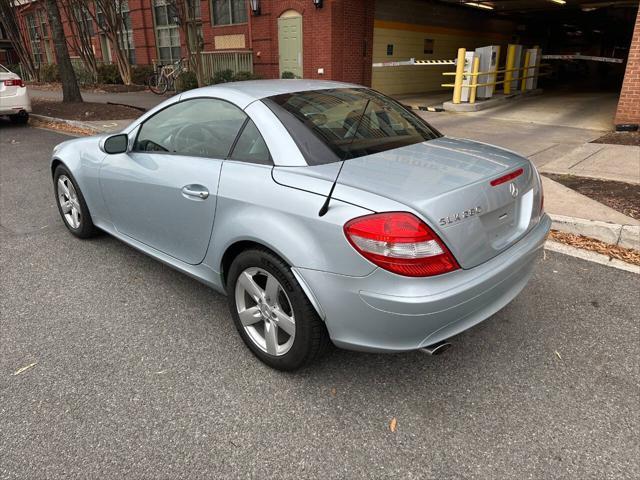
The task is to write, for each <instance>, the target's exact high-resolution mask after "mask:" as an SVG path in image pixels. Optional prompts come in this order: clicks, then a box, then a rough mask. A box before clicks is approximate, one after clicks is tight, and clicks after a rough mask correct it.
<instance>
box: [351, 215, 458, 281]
mask: <svg viewBox="0 0 640 480" xmlns="http://www.w3.org/2000/svg"><path fill="white" fill-rule="evenodd" d="M344 233H345V235H346V236H347V239H348V240H349V242H350V243H351V245H353V247H354V248H355V249H356V250H357V251H358V252H359V253H360V254H361V255H362V256H363V257H365V258H366V259H367V260H369V261H371V262H372V263H374V264H376V265H377V266H379V267H380V268H384V269H385V270H389V271H390V272H393V273H397V274H398V275H404V276H407V277H430V276H432V275H440V274H441V273H446V272H450V271H452V270H456V269H458V268H460V266H459V265H458V262H456V260H455V258H453V255H451V252H449V249H448V248H447V247H446V246H445V244H444V243H442V240H440V238H438V236H437V235H436V234H435V233H434V232H433V230H431V229H430V228H429V227H428V226H427V225H426V224H425V223H424V222H423V221H421V220H420V219H419V218H417V217H416V216H415V215H412V214H410V213H407V212H387V213H375V214H373V215H366V216H364V217H358V218H354V219H353V220H350V221H349V222H347V223H346V224H345V226H344Z"/></svg>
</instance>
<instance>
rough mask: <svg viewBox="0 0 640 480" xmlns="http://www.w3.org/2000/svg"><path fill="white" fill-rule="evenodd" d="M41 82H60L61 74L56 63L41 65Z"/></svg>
mask: <svg viewBox="0 0 640 480" xmlns="http://www.w3.org/2000/svg"><path fill="white" fill-rule="evenodd" d="M40 81H41V82H45V83H50V82H59V81H60V72H59V70H58V65H56V64H55V63H45V64H43V65H40Z"/></svg>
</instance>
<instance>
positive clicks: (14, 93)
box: [0, 65, 31, 123]
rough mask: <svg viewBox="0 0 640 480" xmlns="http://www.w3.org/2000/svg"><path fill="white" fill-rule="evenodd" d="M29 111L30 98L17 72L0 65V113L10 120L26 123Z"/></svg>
mask: <svg viewBox="0 0 640 480" xmlns="http://www.w3.org/2000/svg"><path fill="white" fill-rule="evenodd" d="M30 112H31V100H29V93H28V92H27V87H26V86H25V84H24V82H23V81H22V79H21V78H20V76H18V75H17V74H15V73H13V72H12V71H10V70H9V69H8V68H6V67H5V66H4V65H0V115H7V116H9V118H10V119H11V121H12V122H15V123H27V121H28V120H29V113H30Z"/></svg>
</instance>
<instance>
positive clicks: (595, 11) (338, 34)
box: [0, 0, 640, 123]
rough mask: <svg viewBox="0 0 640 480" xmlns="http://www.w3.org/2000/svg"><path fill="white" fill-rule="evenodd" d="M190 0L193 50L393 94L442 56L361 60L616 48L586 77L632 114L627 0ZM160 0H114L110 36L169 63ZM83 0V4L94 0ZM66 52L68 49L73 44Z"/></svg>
mask: <svg viewBox="0 0 640 480" xmlns="http://www.w3.org/2000/svg"><path fill="white" fill-rule="evenodd" d="M194 1H195V2H196V3H195V6H196V21H197V28H198V31H199V32H200V36H201V38H202V42H201V43H202V45H203V50H204V51H205V52H207V54H208V55H209V56H210V57H214V56H221V55H222V56H224V54H225V52H227V53H228V54H229V55H236V56H238V55H240V56H242V58H243V59H244V63H243V64H242V66H241V67H236V68H235V69H236V70H238V69H241V70H242V69H244V70H253V71H254V72H255V73H257V74H259V75H261V76H263V77H265V78H276V77H279V76H281V74H282V72H284V71H290V72H292V73H293V74H295V75H297V76H299V77H303V78H325V79H335V80H344V81H349V82H355V83H360V84H364V85H372V86H373V87H374V88H376V89H378V90H381V91H383V92H385V93H389V94H405V93H417V92H425V91H435V90H440V89H441V87H440V84H441V83H442V78H443V77H442V72H443V71H447V70H450V67H447V66H443V67H428V68H415V67H400V68H394V69H374V68H372V63H373V62H381V61H390V60H391V61H394V60H406V59H409V58H411V57H414V58H423V59H447V58H455V52H456V50H457V48H458V47H465V48H467V49H469V48H475V47H478V46H483V45H489V44H494V45H502V46H503V47H504V46H506V44H507V43H522V44H526V45H531V46H533V45H539V46H541V47H542V50H543V51H544V52H550V53H575V52H577V51H580V52H582V53H583V54H588V55H596V56H598V55H599V56H603V57H611V56H615V57H618V58H623V59H626V58H627V57H628V60H629V61H628V63H627V64H626V74H625V71H624V68H619V69H618V70H615V66H611V64H609V65H595V66H593V65H592V67H591V70H590V72H591V73H589V74H588V75H591V76H592V77H593V78H592V80H594V82H593V83H594V84H597V82H598V81H599V79H598V75H601V74H602V72H603V71H605V70H607V69H608V70H607V72H609V73H608V74H609V77H611V76H613V77H615V78H614V82H613V84H615V85H614V88H615V89H616V91H617V92H621V97H620V103H619V107H618V112H617V115H616V123H640V40H639V38H638V37H639V35H640V32H639V27H638V13H637V12H638V2H637V0H611V1H608V2H605V3H603V4H599V3H594V2H593V1H592V0H566V1H565V3H564V4H562V2H561V3H560V4H559V3H558V2H557V1H554V0H487V1H480V2H466V0H463V1H461V0H194ZM18 3H19V7H18V8H19V10H20V18H21V22H22V25H23V28H24V29H25V31H26V32H27V33H28V38H29V42H30V45H29V46H30V48H31V50H32V52H33V54H34V57H35V58H36V62H37V63H51V62H54V60H55V59H54V58H53V45H52V42H51V38H50V35H49V33H48V28H47V24H46V15H45V14H44V10H43V6H42V0H18ZM170 4H171V0H128V1H127V2H125V11H126V15H125V16H126V25H127V30H126V32H125V33H124V35H123V38H122V44H123V45H124V46H125V48H126V49H127V51H128V53H129V57H130V60H131V62H132V63H134V64H138V65H150V64H154V63H170V62H173V61H175V60H177V59H179V58H180V57H181V56H184V55H185V48H184V45H185V39H184V38H183V35H182V34H181V32H180V29H179V28H178V26H177V25H176V22H175V19H174V14H173V12H172V10H171V7H170ZM87 5H88V8H89V9H93V10H92V11H94V12H95V4H94V2H92V1H90V0H89V1H87ZM478 6H480V7H482V8H477V7H478ZM255 7H257V10H255V11H254V10H253V8H255ZM471 7H476V8H471ZM64 21H65V32H66V33H67V35H68V36H69V35H71V31H70V29H69V26H68V23H67V20H66V19H65V20H64ZM86 21H87V22H88V23H89V24H90V25H91V28H92V46H93V50H94V52H95V55H96V57H97V59H98V60H99V61H104V62H110V61H111V53H110V48H109V43H108V42H107V39H106V38H105V36H104V35H103V34H101V33H100V32H99V29H98V28H97V26H96V25H93V23H95V22H93V21H92V20H91V17H90V16H89V15H87V16H86ZM634 24H635V33H633V31H634V30H633V28H634ZM554 32H555V33H554ZM632 33H633V35H632ZM70 43H71V42H70ZM629 45H631V46H629ZM0 49H1V44H0ZM505 50H506V49H505V48H503V49H502V55H503V56H504V54H505ZM71 54H72V55H75V52H73V49H72V51H71ZM0 55H3V54H2V52H0ZM4 55H5V57H7V55H8V54H7V53H4ZM9 56H10V55H9ZM5 61H8V62H10V59H9V60H5ZM601 67H602V68H601ZM612 72H613V73H612ZM623 78H624V83H623V81H622V80H623ZM610 83H611V82H610ZM622 84H623V86H622V87H621V85H622ZM595 88H601V85H600V84H598V85H597V86H596V87H595Z"/></svg>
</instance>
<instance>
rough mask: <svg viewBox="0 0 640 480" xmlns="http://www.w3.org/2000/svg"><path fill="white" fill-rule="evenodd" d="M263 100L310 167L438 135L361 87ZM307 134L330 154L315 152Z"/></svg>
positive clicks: (284, 95) (397, 146) (394, 105)
mask: <svg viewBox="0 0 640 480" xmlns="http://www.w3.org/2000/svg"><path fill="white" fill-rule="evenodd" d="M264 102H265V103H266V104H267V106H269V108H271V110H272V111H273V112H274V113H275V114H276V115H277V116H278V118H280V120H281V121H282V122H283V124H284V125H285V127H286V128H287V130H288V131H289V133H290V134H291V136H292V137H293V138H294V140H295V141H296V143H297V144H298V146H299V147H300V149H301V150H302V153H303V154H305V157H307V163H309V164H310V165H317V164H322V163H330V162H332V161H339V160H347V159H349V158H356V157H362V156H364V155H370V154H373V153H378V152H383V151H385V150H391V149H394V148H399V147H403V146H405V145H412V144H415V143H420V142H424V141H427V140H431V139H433V138H437V137H439V136H440V135H439V133H438V132H436V131H435V130H434V129H432V128H431V127H430V126H429V125H428V124H427V123H425V122H424V121H423V120H422V119H420V118H419V117H418V116H416V115H414V114H413V113H411V112H410V111H409V110H407V109H406V108H405V107H403V106H402V105H400V104H399V103H398V102H396V101H395V100H393V99H391V98H389V97H386V96H384V95H382V94H380V93H378V92H375V91H373V90H369V89H365V88H339V89H331V90H312V91H307V92H296V93H287V94H283V95H276V96H273V97H268V98H267V99H265V100H264ZM301 126H302V127H303V128H301ZM310 132H311V133H312V134H313V136H315V137H316V138H317V139H318V140H319V141H320V143H322V145H323V146H324V147H326V148H327V149H328V150H329V151H330V152H331V153H332V155H326V152H325V153H324V154H323V153H322V152H318V151H317V146H318V142H317V141H311V139H309V138H308V134H309V133H310Z"/></svg>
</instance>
